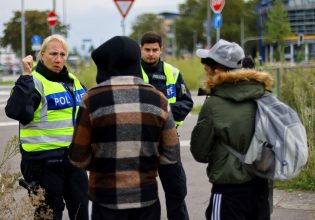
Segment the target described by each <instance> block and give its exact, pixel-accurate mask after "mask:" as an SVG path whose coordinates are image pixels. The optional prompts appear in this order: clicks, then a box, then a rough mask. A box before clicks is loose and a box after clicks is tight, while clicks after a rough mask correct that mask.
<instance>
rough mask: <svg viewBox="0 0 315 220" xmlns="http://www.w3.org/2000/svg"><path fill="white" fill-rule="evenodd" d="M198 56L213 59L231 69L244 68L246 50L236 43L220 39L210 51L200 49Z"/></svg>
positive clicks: (197, 52)
mask: <svg viewBox="0 0 315 220" xmlns="http://www.w3.org/2000/svg"><path fill="white" fill-rule="evenodd" d="M196 55H197V56H198V57H201V58H211V59H213V60H215V61H216V62H218V63H219V64H222V65H224V66H226V67H229V68H234V69H236V68H242V59H243V58H244V57H245V54H244V50H243V49H242V48H241V47H240V45H238V44H237V43H234V42H229V41H226V40H223V39H220V40H219V41H218V42H216V43H215V44H214V45H213V46H212V47H211V48H210V49H198V50H197V51H196Z"/></svg>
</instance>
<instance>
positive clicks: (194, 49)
mask: <svg viewBox="0 0 315 220" xmlns="http://www.w3.org/2000/svg"><path fill="white" fill-rule="evenodd" d="M193 32H194V34H193V54H194V53H195V52H196V45H197V31H196V30H193Z"/></svg>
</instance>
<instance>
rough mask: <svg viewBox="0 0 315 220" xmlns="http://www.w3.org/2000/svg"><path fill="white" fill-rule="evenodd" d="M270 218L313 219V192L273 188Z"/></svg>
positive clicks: (314, 206) (282, 219)
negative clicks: (272, 207)
mask: <svg viewBox="0 0 315 220" xmlns="http://www.w3.org/2000/svg"><path fill="white" fill-rule="evenodd" d="M273 206H274V209H273V213H272V216H271V219H272V220H314V219H315V192H310V191H293V192H287V191H285V190H277V189H275V190H274V195H273Z"/></svg>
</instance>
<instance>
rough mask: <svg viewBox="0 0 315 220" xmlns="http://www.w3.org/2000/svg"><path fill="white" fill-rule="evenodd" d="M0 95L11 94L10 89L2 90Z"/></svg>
mask: <svg viewBox="0 0 315 220" xmlns="http://www.w3.org/2000/svg"><path fill="white" fill-rule="evenodd" d="M0 95H10V91H0Z"/></svg>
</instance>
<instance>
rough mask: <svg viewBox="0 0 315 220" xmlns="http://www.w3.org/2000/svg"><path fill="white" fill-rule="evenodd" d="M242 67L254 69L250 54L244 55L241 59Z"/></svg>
mask: <svg viewBox="0 0 315 220" xmlns="http://www.w3.org/2000/svg"><path fill="white" fill-rule="evenodd" d="M242 67H243V68H247V69H254V68H255V62H254V60H253V58H252V57H251V56H246V57H244V58H243V60H242Z"/></svg>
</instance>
